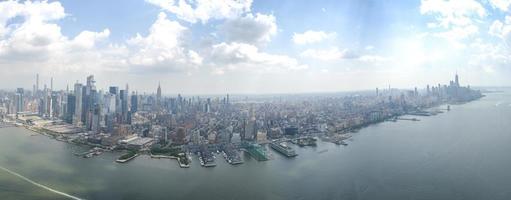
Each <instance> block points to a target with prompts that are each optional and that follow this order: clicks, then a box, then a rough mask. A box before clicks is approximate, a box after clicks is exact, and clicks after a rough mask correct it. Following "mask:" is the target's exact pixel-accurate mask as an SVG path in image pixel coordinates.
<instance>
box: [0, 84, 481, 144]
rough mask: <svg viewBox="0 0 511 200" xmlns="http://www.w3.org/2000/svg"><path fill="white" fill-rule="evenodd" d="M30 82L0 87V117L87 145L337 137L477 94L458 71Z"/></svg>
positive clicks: (262, 141)
mask: <svg viewBox="0 0 511 200" xmlns="http://www.w3.org/2000/svg"><path fill="white" fill-rule="evenodd" d="M36 79H37V80H36V83H35V84H34V87H33V89H32V90H25V89H24V88H18V89H16V90H15V91H3V92H0V118H1V119H2V120H11V121H17V122H18V123H22V124H26V125H29V126H37V127H40V128H45V129H46V130H50V131H53V132H58V133H64V134H65V133H78V134H80V138H81V139H82V140H84V141H85V142H87V143H93V144H98V145H106V146H112V145H129V146H133V147H138V148H143V147H146V146H150V145H152V144H153V143H154V144H164V145H166V144H173V145H181V146H186V147H187V148H189V149H200V148H201V147H204V146H221V145H225V144H241V143H243V142H244V141H246V142H250V143H265V142H267V141H269V140H272V139H277V138H282V137H296V136H327V137H336V136H337V135H342V134H344V133H346V132H348V131H350V130H353V129H356V128H360V127H362V126H365V125H368V124H371V123H376V122H380V121H383V120H386V119H389V118H392V117H395V116H399V115H403V114H407V113H410V112H417V111H421V110H422V109H423V108H427V107H431V106H435V105H439V104H442V103H456V102H465V101H470V100H473V99H477V98H480V97H481V96H482V95H481V93H480V92H479V91H476V90H472V89H471V88H470V87H469V86H467V87H462V86H461V85H460V83H459V79H458V75H456V77H455V80H454V81H451V82H450V84H449V85H440V84H438V85H435V86H429V85H428V86H426V88H425V89H421V90H418V89H417V88H415V89H412V90H398V89H393V88H390V87H389V88H388V89H378V88H377V89H376V92H375V93H373V92H359V93H343V94H322V95H321V94H314V95H298V94H297V95H280V96H250V97H247V96H235V97H231V96H229V95H225V96H210V97H202V96H189V97H184V96H181V95H177V96H175V97H164V96H162V88H161V87H160V85H158V87H157V90H156V93H153V94H149V95H140V94H137V93H136V92H131V93H130V91H129V88H128V85H126V86H125V87H124V89H120V88H119V87H117V86H111V87H109V88H108V90H101V89H98V88H97V87H96V85H95V80H94V76H92V75H91V76H88V77H87V79H86V82H85V84H82V83H78V82H77V83H75V84H74V86H73V87H72V88H71V89H69V87H68V88H67V89H66V90H54V88H53V80H52V81H51V82H52V83H51V84H50V87H47V86H46V85H45V86H44V88H42V89H40V88H39V76H38V75H37V78H36ZM55 130H59V131H60V132H59V131H55ZM66 130H67V131H66ZM70 130H72V131H70Z"/></svg>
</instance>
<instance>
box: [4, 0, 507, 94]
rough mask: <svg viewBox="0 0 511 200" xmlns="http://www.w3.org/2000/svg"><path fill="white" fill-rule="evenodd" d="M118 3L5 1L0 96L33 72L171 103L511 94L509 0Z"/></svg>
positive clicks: (61, 82)
mask: <svg viewBox="0 0 511 200" xmlns="http://www.w3.org/2000/svg"><path fill="white" fill-rule="evenodd" d="M229 2H230V3H229ZM118 3H119V2H115V1H108V2H102V1H91V2H87V3H84V2H76V1H66V0H65V1H48V2H46V1H42V2H40V1H33V2H30V1H26V2H21V1H20V2H18V1H4V2H0V10H10V11H11V12H1V13H0V16H1V17H0V19H2V20H0V44H1V45H0V72H1V73H2V74H3V75H2V79H1V80H0V85H1V86H2V88H0V89H14V88H18V87H23V88H25V89H31V88H32V85H33V82H34V76H35V75H34V74H36V73H39V75H40V86H39V87H43V85H44V83H46V84H47V85H48V87H50V84H51V83H50V77H54V86H55V89H56V90H59V89H65V88H66V85H69V86H70V87H71V86H72V85H73V84H74V83H75V82H76V80H78V81H80V82H83V80H82V77H84V76H86V75H89V74H94V76H95V77H96V78H97V79H98V80H101V82H99V83H98V87H100V88H107V87H108V86H111V85H117V86H121V85H125V84H126V83H128V84H130V85H131V86H132V88H131V91H139V92H147V93H152V92H154V91H155V89H154V88H155V85H157V84H158V83H159V82H161V85H162V88H163V94H166V95H167V94H178V93H180V94H226V93H231V94H244V93H252V94H253V93H256V94H266V93H307V92H338V91H357V90H373V88H376V87H380V88H384V87H387V86H388V85H391V86H392V87H393V88H409V87H413V86H425V85H427V84H433V83H441V82H445V81H446V80H450V78H451V76H452V75H453V72H456V71H457V72H458V73H459V74H462V75H463V77H464V78H465V79H466V80H470V82H471V83H472V85H473V86H508V85H511V82H510V80H509V79H508V78H507V77H508V76H510V75H511V71H510V69H509V67H507V65H508V64H509V61H510V58H509V55H511V53H510V52H509V41H510V40H509V39H510V38H509V37H510V30H511V28H510V27H511V25H510V24H511V21H510V20H511V17H510V16H509V5H510V3H509V2H508V1H497V0H490V1H473V0H470V1H450V2H444V1H437V0H423V1H406V2H401V3H400V4H387V3H384V2H380V1H364V2H361V1H351V0H349V1H318V2H315V4H312V5H310V4H308V3H305V2H302V1H279V2H278V3H277V2H261V1H251V0H246V1H225V2H215V1H213V2H208V1H196V2H195V3H189V2H188V3H186V2H185V3H184V4H182V5H188V4H191V5H190V6H191V7H187V6H177V5H173V1H156V0H147V1H128V2H124V1H123V3H122V5H119V4H118ZM208 3H210V4H208ZM91 5H94V6H91ZM99 5H101V6H99ZM112 8H116V9H112ZM134 8H136V9H134ZM329 8H338V9H339V10H330V9H329ZM397 11H399V12H397ZM298 13H299V14H300V15H303V16H304V17H303V22H302V21H300V22H298V21H296V20H295V18H296V16H298V15H299V14H298ZM126 21H129V23H126Z"/></svg>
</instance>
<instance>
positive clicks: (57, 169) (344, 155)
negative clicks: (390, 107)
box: [0, 92, 511, 200]
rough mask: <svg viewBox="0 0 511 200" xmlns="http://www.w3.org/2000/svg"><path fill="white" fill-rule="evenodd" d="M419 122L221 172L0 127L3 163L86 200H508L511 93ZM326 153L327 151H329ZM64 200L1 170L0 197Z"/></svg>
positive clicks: (388, 125) (377, 128) (373, 129)
mask: <svg viewBox="0 0 511 200" xmlns="http://www.w3.org/2000/svg"><path fill="white" fill-rule="evenodd" d="M420 119H421V121H420V122H412V121H399V122H385V123H381V124H377V125H374V126H370V127H368V128H365V129H363V130H361V131H360V132H358V133H356V134H354V137H353V138H352V139H351V140H350V141H349V142H348V143H349V145H348V146H346V147H344V146H336V145H334V144H329V143H321V144H320V145H318V147H316V148H298V147H295V149H296V150H297V153H298V154H299V156H298V157H296V158H294V159H286V158H284V157H283V156H281V155H280V154H277V153H275V152H273V154H274V155H273V156H274V159H273V160H271V161H268V162H257V161H255V160H252V159H250V158H248V156H247V157H246V159H245V160H246V161H245V164H243V165H239V166H231V165H229V164H227V163H226V162H225V161H224V160H223V158H221V157H218V158H219V159H217V164H218V165H217V167H215V168H202V167H200V165H199V162H198V161H197V160H196V158H194V159H195V160H194V161H193V163H192V167H191V168H190V169H181V168H179V167H178V165H177V163H176V162H175V161H173V160H165V159H162V160H155V159H150V158H148V157H143V156H142V157H138V158H136V159H135V160H133V161H131V162H129V163H127V164H117V163H115V162H114V160H115V159H116V158H117V156H118V154H115V153H107V154H103V155H101V156H99V157H95V158H92V159H83V158H78V157H75V156H73V155H72V152H75V151H83V150H84V149H83V148H81V147H77V146H74V145H70V144H66V143H62V142H58V141H55V140H52V139H49V138H46V137H44V136H42V135H37V136H31V135H32V134H33V133H32V132H30V131H27V130H25V129H21V128H4V129H0V165H1V166H3V167H6V168H9V169H11V170H13V171H16V172H17V173H19V174H22V175H23V176H25V177H27V178H30V179H31V180H34V181H36V182H38V183H41V184H44V185H47V186H49V187H52V188H54V189H57V190H59V191H62V192H66V193H68V194H72V195H75V196H78V197H81V198H85V199H272V200H273V199H449V200H452V199H506V200H507V199H511V172H510V170H511V156H510V155H511V154H510V152H511V93H510V92H506V93H494V94H489V95H488V96H487V97H485V98H483V99H481V100H479V101H475V102H471V103H468V104H464V105H456V106H452V110H451V111H450V112H447V113H444V114H440V115H437V116H433V117H421V118H420ZM325 150H326V151H325ZM41 198H43V199H44V198H49V199H55V198H63V197H61V196H58V195H56V194H53V193H50V192H48V191H45V190H42V189H40V188H38V187H36V186H34V185H31V184H29V183H27V182H25V181H23V180H21V179H19V178H18V177H15V176H13V175H10V174H8V173H5V172H3V171H1V170H0V199H41Z"/></svg>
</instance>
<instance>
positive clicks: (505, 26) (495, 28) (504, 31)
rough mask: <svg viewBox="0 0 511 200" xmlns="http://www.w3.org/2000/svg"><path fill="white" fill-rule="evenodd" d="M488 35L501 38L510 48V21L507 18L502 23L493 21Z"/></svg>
mask: <svg viewBox="0 0 511 200" xmlns="http://www.w3.org/2000/svg"><path fill="white" fill-rule="evenodd" d="M488 33H489V34H490V35H493V36H496V37H499V38H501V39H502V40H504V42H506V43H507V44H508V45H510V46H511V20H509V16H508V17H506V21H505V22H504V23H503V22H501V21H500V20H495V21H494V22H493V23H492V25H491V26H490V30H489V31H488Z"/></svg>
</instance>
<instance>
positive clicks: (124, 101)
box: [119, 90, 128, 123]
mask: <svg viewBox="0 0 511 200" xmlns="http://www.w3.org/2000/svg"><path fill="white" fill-rule="evenodd" d="M119 96H120V98H121V99H120V100H121V122H122V123H126V122H127V121H128V94H127V92H126V90H120V91H119Z"/></svg>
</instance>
